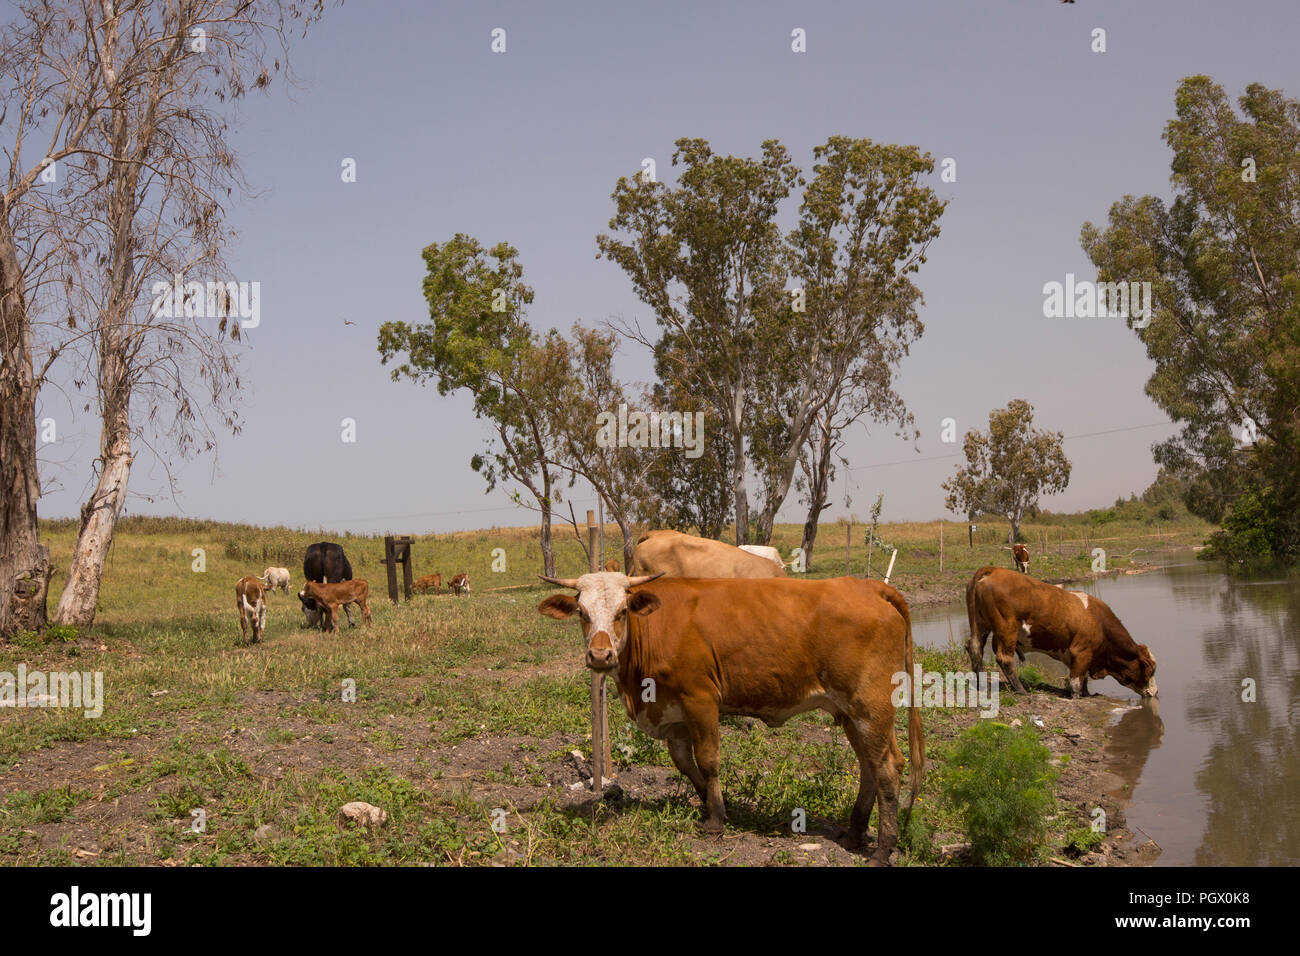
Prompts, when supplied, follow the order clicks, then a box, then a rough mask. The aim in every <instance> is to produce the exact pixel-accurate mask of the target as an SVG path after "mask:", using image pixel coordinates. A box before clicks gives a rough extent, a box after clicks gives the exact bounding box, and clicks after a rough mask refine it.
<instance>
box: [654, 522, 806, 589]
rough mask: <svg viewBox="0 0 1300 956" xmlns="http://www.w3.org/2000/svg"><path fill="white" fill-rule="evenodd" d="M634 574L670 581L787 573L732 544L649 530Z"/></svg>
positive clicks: (769, 576) (758, 576)
mask: <svg viewBox="0 0 1300 956" xmlns="http://www.w3.org/2000/svg"><path fill="white" fill-rule="evenodd" d="M628 570H629V571H630V572H631V573H632V574H633V575H645V574H664V575H667V576H668V577H670V578H783V577H785V576H786V574H785V570H784V569H783V568H782V567H781V566H780V565H779V564H776V563H775V562H773V561H771V560H770V559H769V558H766V557H759V556H758V555H756V554H750V553H749V552H748V551H742V550H741V549H740V548H737V547H736V546H735V545H732V544H725V543H724V542H722V541H714V540H713V539H712V538H699V537H696V536H695V535H693V534H682V533H681V532H680V531H647V532H646V533H645V534H643V535H641V538H640V540H639V541H637V543H636V550H635V551H633V552H632V566H631V567H630V568H629V569H628Z"/></svg>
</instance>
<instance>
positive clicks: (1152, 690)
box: [1138, 680, 1160, 697]
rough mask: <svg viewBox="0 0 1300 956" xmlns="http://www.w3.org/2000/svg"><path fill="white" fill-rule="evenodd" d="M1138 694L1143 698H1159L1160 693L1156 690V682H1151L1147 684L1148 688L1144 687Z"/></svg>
mask: <svg viewBox="0 0 1300 956" xmlns="http://www.w3.org/2000/svg"><path fill="white" fill-rule="evenodd" d="M1138 693H1139V694H1141V695H1142V696H1143V697H1156V696H1159V694H1160V691H1159V690H1157V689H1156V682H1155V681H1154V680H1151V681H1149V682H1148V683H1147V686H1146V687H1143V688H1142V689H1141V690H1140V691H1138Z"/></svg>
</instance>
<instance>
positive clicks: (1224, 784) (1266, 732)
mask: <svg viewBox="0 0 1300 956" xmlns="http://www.w3.org/2000/svg"><path fill="white" fill-rule="evenodd" d="M1168 560H1169V564H1168V566H1166V567H1164V568H1162V569H1161V570H1159V571H1152V572H1149V573H1146V574H1140V575H1126V576H1121V577H1118V578H1104V579H1099V580H1097V581H1095V582H1093V583H1092V584H1091V585H1087V586H1085V585H1082V584H1079V585H1073V586H1072V587H1073V589H1075V590H1087V591H1089V592H1090V593H1092V594H1095V595H1097V596H1098V597H1100V598H1101V599H1102V600H1104V601H1106V602H1107V603H1108V604H1110V606H1111V608H1112V609H1113V610H1114V611H1115V613H1116V614H1118V615H1119V617H1120V620H1122V621H1123V622H1124V626H1125V627H1127V628H1128V630H1129V633H1130V634H1132V635H1133V638H1134V639H1135V640H1136V641H1138V642H1139V643H1141V644H1146V645H1147V646H1148V647H1149V648H1150V649H1151V653H1152V655H1154V657H1155V659H1156V683H1157V684H1158V685H1159V686H1160V697H1159V699H1158V701H1157V702H1156V703H1155V704H1154V706H1153V705H1152V704H1151V703H1149V702H1147V703H1143V702H1141V701H1140V699H1139V698H1138V696H1137V695H1136V694H1135V693H1133V692H1132V691H1130V690H1128V689H1127V688H1125V687H1123V686H1121V685H1120V684H1118V683H1117V682H1116V681H1115V680H1114V679H1113V678H1109V677H1108V678H1106V679H1105V680H1101V681H1091V682H1090V683H1089V689H1090V690H1091V691H1092V692H1093V693H1098V694H1105V695H1106V696H1108V697H1114V698H1117V699H1118V700H1120V701H1122V702H1123V703H1124V705H1125V710H1124V711H1123V712H1122V713H1120V714H1119V715H1118V716H1117V721H1116V724H1115V726H1114V727H1112V728H1111V731H1110V733H1111V740H1110V743H1109V744H1108V745H1107V747H1106V754H1105V760H1106V764H1105V765H1106V766H1107V768H1108V769H1109V770H1111V771H1112V772H1114V773H1116V774H1117V775H1119V776H1120V777H1121V778H1122V779H1123V780H1124V781H1125V782H1126V783H1127V784H1128V790H1127V791H1126V792H1125V793H1124V794H1122V795H1124V796H1127V797H1128V798H1129V800H1130V801H1131V802H1129V803H1128V805H1127V806H1126V807H1125V815H1126V816H1127V818H1128V826H1129V829H1130V830H1133V831H1134V832H1136V833H1138V834H1139V835H1140V836H1141V835H1145V836H1148V837H1150V838H1151V839H1153V840H1155V842H1156V843H1157V844H1158V845H1159V846H1160V848H1161V851H1162V852H1161V854H1160V857H1159V859H1158V860H1157V865H1165V866H1179V865H1189V864H1200V865H1210V866H1219V865H1230V866H1254V865H1270V864H1271V865H1290V866H1295V865H1297V864H1300V579H1296V578H1292V579H1291V580H1290V581H1287V580H1279V579H1277V578H1267V579H1265V578H1260V579H1254V580H1251V579H1241V580H1238V579H1235V578H1228V577H1227V576H1226V575H1224V574H1222V573H1221V572H1220V571H1219V570H1218V569H1217V567H1216V566H1211V565H1207V564H1206V563H1204V562H1197V561H1195V560H1194V559H1193V557H1192V556H1191V555H1190V554H1188V555H1174V556H1170V558H1169V559H1168ZM913 619H914V621H913V623H914V634H915V638H916V641H917V643H918V644H920V645H922V646H925V647H944V646H946V645H947V644H948V641H949V634H950V631H949V626H950V625H951V634H952V635H953V636H954V637H955V638H956V640H957V642H958V643H959V644H961V645H964V643H965V639H966V636H967V634H968V631H969V626H968V624H967V621H966V607H965V603H964V602H955V603H953V604H947V605H942V606H939V607H933V608H918V609H916V611H915V613H914V615H913ZM990 643H992V642H990ZM990 659H991V655H990ZM1027 662H1028V663H1032V664H1034V665H1036V666H1037V667H1038V668H1039V669H1040V670H1042V671H1044V672H1047V673H1052V674H1063V673H1064V671H1065V669H1064V667H1063V665H1061V664H1058V663H1057V662H1056V661H1054V660H1052V659H1051V658H1048V657H1044V656H1043V655H1041V654H1032V653H1031V654H1030V655H1028V658H1027ZM1252 696H1253V698H1254V699H1253V701H1251V700H1250V698H1251V697H1252Z"/></svg>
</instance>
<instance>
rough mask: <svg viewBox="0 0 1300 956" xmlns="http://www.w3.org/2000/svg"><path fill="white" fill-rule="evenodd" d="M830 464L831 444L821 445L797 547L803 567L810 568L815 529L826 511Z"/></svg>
mask: <svg viewBox="0 0 1300 956" xmlns="http://www.w3.org/2000/svg"><path fill="white" fill-rule="evenodd" d="M830 463H831V443H830V441H826V442H824V443H823V445H822V447H821V449H820V452H819V460H818V461H817V462H815V463H814V465H813V474H812V475H811V476H809V480H808V515H807V517H806V518H804V523H803V542H802V543H801V544H800V545H799V547H800V548H802V549H803V557H804V566H805V567H806V568H811V567H812V553H813V548H814V547H815V546H816V544H817V529H818V527H819V526H820V524H821V517H822V512H823V511H825V510H826V496H827V494H828V493H829V490H830V489H829V487H828V484H829V477H830Z"/></svg>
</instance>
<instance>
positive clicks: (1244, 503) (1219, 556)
mask: <svg viewBox="0 0 1300 956" xmlns="http://www.w3.org/2000/svg"><path fill="white" fill-rule="evenodd" d="M1280 521H1281V519H1280V517H1279V515H1278V513H1277V510H1276V506H1275V505H1274V504H1273V503H1272V502H1271V501H1270V500H1269V496H1268V494H1267V493H1266V492H1258V491H1247V492H1245V493H1243V494H1242V495H1241V497H1239V498H1238V499H1237V500H1236V501H1234V502H1233V503H1232V505H1231V506H1230V508H1229V509H1228V512H1227V514H1225V515H1224V517H1223V530H1222V531H1216V532H1214V534H1212V535H1210V538H1209V541H1208V542H1206V544H1207V547H1206V548H1205V550H1204V551H1202V552H1201V553H1200V554H1199V555H1198V557H1199V558H1201V559H1202V560H1206V561H1215V560H1220V561H1225V562H1227V563H1228V564H1229V565H1251V564H1258V563H1260V562H1262V561H1268V560H1269V559H1270V558H1271V556H1272V555H1273V553H1274V548H1273V542H1274V541H1275V540H1276V538H1277V536H1278V524H1279V523H1280Z"/></svg>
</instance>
